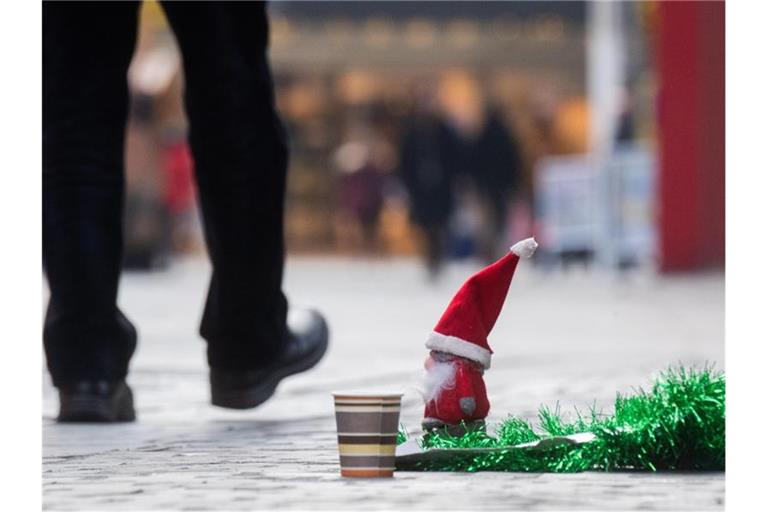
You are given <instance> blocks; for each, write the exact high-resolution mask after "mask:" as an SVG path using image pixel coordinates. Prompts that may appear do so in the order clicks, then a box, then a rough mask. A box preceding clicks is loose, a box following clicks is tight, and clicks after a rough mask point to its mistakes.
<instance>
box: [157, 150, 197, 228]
mask: <svg viewBox="0 0 768 512" xmlns="http://www.w3.org/2000/svg"><path fill="white" fill-rule="evenodd" d="M164 168H165V178H166V182H165V202H166V205H167V206H168V211H170V212H171V213H172V214H177V213H182V212H185V211H187V210H189V209H190V208H192V207H193V206H194V204H195V181H194V163H193V161H192V154H191V153H190V151H189V146H188V145H187V144H186V143H185V142H178V143H174V144H171V145H169V146H168V147H166V149H165V159H164Z"/></svg>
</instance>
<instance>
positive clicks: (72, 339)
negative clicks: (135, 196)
mask: <svg viewBox="0 0 768 512" xmlns="http://www.w3.org/2000/svg"><path fill="white" fill-rule="evenodd" d="M137 15H138V4H136V3H133V2H131V3H96V2H94V3H77V4H69V3H59V2H44V3H43V263H44V266H45V271H46V274H47V276H48V283H49V286H50V292H51V296H50V302H49V304H48V310H47V313H46V317H45V327H44V332H43V341H44V345H45V352H46V357H47V361H48V368H49V370H50V372H51V375H52V377H53V382H54V384H55V385H56V386H61V385H62V384H65V383H68V382H72V381H77V380H81V379H99V380H108V381H115V380H119V379H122V378H124V377H125V375H126V373H127V370H128V361H129V359H130V357H131V355H132V354H133V351H134V349H135V346H136V331H135V329H134V328H133V326H132V325H131V324H130V323H129V322H128V320H127V319H126V318H125V316H123V314H122V313H121V312H120V311H119V310H118V308H117V305H116V300H117V285H118V279H119V275H120V260H121V252H122V228H121V226H122V204H123V188H124V184H123V183H124V181H123V179H124V178H123V141H124V133H125V122H126V115H127V106H128V89H127V84H126V71H127V69H128V65H129V63H130V60H131V56H132V54H133V49H134V45H135V40H136V27H137Z"/></svg>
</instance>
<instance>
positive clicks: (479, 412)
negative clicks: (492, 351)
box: [424, 357, 490, 425]
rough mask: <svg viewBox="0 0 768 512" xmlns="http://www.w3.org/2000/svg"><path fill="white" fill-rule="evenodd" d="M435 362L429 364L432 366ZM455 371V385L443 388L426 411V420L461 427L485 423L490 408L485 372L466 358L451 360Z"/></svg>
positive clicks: (430, 401) (428, 361)
mask: <svg viewBox="0 0 768 512" xmlns="http://www.w3.org/2000/svg"><path fill="white" fill-rule="evenodd" d="M431 361H432V359H431V358H430V359H428V360H427V366H429V365H430V364H432V363H431ZM451 362H452V364H453V366H454V369H455V374H454V381H453V384H452V385H450V386H448V387H444V388H441V389H440V391H439V392H438V393H437V395H436V397H435V398H433V399H432V400H429V401H428V402H427V403H426V407H425V408H424V418H425V419H427V418H429V419H434V420H438V421H439V422H442V423H444V424H447V425H457V424H459V423H460V422H461V421H465V422H467V423H470V422H474V421H476V420H482V419H485V417H486V416H488V410H489V409H490V404H489V403H488V395H487V394H486V391H485V382H483V368H482V367H481V366H480V365H479V364H477V363H475V362H473V361H470V360H468V359H464V358H463V357H454V358H451Z"/></svg>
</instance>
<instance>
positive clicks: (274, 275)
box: [163, 2, 287, 370]
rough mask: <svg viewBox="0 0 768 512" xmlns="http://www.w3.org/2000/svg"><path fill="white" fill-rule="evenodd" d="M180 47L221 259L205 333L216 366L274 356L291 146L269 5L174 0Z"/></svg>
mask: <svg viewBox="0 0 768 512" xmlns="http://www.w3.org/2000/svg"><path fill="white" fill-rule="evenodd" d="M163 8H164V10H165V12H166V15H167V17H168V20H169V23H170V24H171V26H172V28H173V30H174V32H175V33H176V37H177V39H178V41H179V46H180V47H181V51H182V57H183V61H184V72H185V79H186V85H185V102H186V109H187V114H188V117H189V122H190V129H189V141H190V146H191V148H192V154H193V156H194V159H195V172H196V175H197V182H198V190H199V196H200V205H201V208H202V216H203V228H204V232H205V238H206V243H207V246H208V252H209V255H210V258H211V263H212V265H213V274H212V276H211V282H210V288H209V291H208V298H207V301H206V305H205V311H204V313H203V319H202V324H201V327H200V333H201V335H202V336H203V338H205V340H206V341H207V342H208V362H209V364H210V365H211V367H213V368H219V369H229V370H241V369H242V370H244V369H253V368H257V367H259V366H263V365H266V364H267V363H269V362H270V361H271V360H272V359H273V358H274V357H275V356H276V355H277V354H278V353H279V351H280V350H282V348H283V346H284V343H285V340H286V337H287V330H286V325H285V322H286V310H287V303H286V299H285V296H284V295H283V292H282V288H281V287H282V278H283V259H284V247H283V245H284V244H283V205H284V196H285V179H286V167H287V148H286V142H285V136H284V133H283V129H282V126H281V124H280V121H279V119H278V117H277V113H276V111H275V106H274V100H273V92H272V77H271V73H270V69H269V65H268V62H267V54H266V50H267V39H268V33H267V32H268V29H267V18H266V13H265V7H264V4H261V3H252V2H237V3H230V2H220V3H219V2H210V3H209V2H190V3H179V2H165V3H163Z"/></svg>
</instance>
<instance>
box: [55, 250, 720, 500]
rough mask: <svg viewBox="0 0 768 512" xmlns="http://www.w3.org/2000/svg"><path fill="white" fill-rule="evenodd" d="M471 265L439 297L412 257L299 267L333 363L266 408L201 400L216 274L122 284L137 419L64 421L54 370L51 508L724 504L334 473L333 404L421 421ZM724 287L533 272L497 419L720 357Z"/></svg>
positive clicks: (658, 488) (651, 492)
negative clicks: (436, 350)
mask: <svg viewBox="0 0 768 512" xmlns="http://www.w3.org/2000/svg"><path fill="white" fill-rule="evenodd" d="M472 270H473V267H472V266H471V265H456V266H453V267H451V268H450V269H449V272H448V274H447V275H446V276H445V277H444V279H442V280H441V281H440V282H439V283H438V284H437V285H435V286H430V285H428V284H427V283H426V282H425V280H424V276H423V273H422V270H421V268H420V267H419V266H418V265H417V263H416V262H414V261H410V260H371V261H363V260H341V259H322V258H320V259H291V260H289V264H288V267H287V275H286V288H287V291H288V293H289V296H290V297H291V299H292V301H293V303H295V304H299V305H318V306H319V307H321V308H322V310H323V311H324V312H325V313H326V314H327V316H328V318H329V321H330V324H331V328H332V345H331V348H330V350H329V353H328V355H327V356H326V359H325V360H324V361H323V362H322V363H321V364H320V365H319V366H318V367H317V368H316V369H314V370H313V371H311V372H309V373H306V374H303V375H300V376H296V377H294V378H292V379H289V380H287V381H285V382H284V383H283V384H282V385H281V386H280V388H279V390H278V393H277V395H276V396H275V397H274V398H273V399H272V400H271V401H270V402H268V403H267V404H265V405H264V406H263V407H261V408H259V409H257V410H253V411H247V412H231V411H227V410H222V409H216V408H213V407H211V406H210V405H209V404H208V403H207V401H208V388H207V385H206V378H207V373H206V368H205V360H204V345H203V342H202V341H201V340H200V339H199V337H198V335H197V325H198V321H199V316H200V309H201V306H202V301H203V295H204V292H205V288H206V280H207V272H208V269H207V264H206V263H205V262H203V261H187V262H183V263H177V264H176V265H174V266H173V267H172V268H171V270H170V271H168V272H165V273H158V274H128V275H126V276H125V278H124V279H123V282H122V289H121V300H120V302H121V305H122V306H123V308H124V310H125V311H126V313H127V314H128V315H129V316H130V318H131V319H132V320H133V321H134V322H135V323H136V324H137V326H138V328H139V331H140V336H141V339H140V346H139V349H138V352H137V354H136V357H135V359H134V361H133V364H132V373H131V376H130V378H129V382H130V383H131V384H132V386H133V388H134V391H135V393H136V395H137V406H138V415H139V418H138V421H137V422H136V423H134V424H128V425H111V426H86V425H57V424H56V423H55V422H54V421H53V418H54V416H55V413H56V408H57V403H56V399H55V398H56V397H55V394H54V390H53V388H52V387H51V385H50V381H49V378H48V376H47V374H45V373H44V377H43V378H44V400H43V407H44V410H43V504H44V508H46V509H52V510H53V509H57V510H58V509H60V510H113V509H114V510H151V509H183V510H202V509H226V510H230V509H274V508H294V509H295V508H299V509H405V508H408V509H438V508H443V509H470V508H472V509H505V510H511V509H524V510H528V509H537V510H545V509H558V510H585V509H586V510H596V509H600V510H624V509H633V510H677V509H686V510H709V509H722V508H723V499H724V487H725V482H724V475H723V474H722V473H704V474H681V473H665V474H638V473H610V474H608V473H593V472H588V473H581V474H573V475H552V474H510V473H479V474H458V473H454V474H446V473H404V472H398V473H396V474H395V478H394V479H386V480H384V479H383V480H351V479H342V478H341V477H339V476H338V464H337V452H336V445H335V442H336V441H335V425H334V420H333V407H332V400H331V397H330V392H331V391H334V390H341V389H346V388H361V387H388V388H391V387H400V388H403V389H405V391H406V396H405V401H404V408H403V412H402V418H401V419H402V421H403V423H404V424H405V425H406V427H407V428H408V429H409V430H411V431H415V430H417V427H418V423H419V420H420V419H421V416H420V413H421V405H420V399H419V398H418V395H417V394H416V393H415V392H414V391H413V389H412V388H411V387H409V386H412V385H413V384H415V383H416V382H417V380H418V377H419V373H420V366H421V362H422V360H423V358H424V356H425V350H424V349H423V347H422V343H423V340H424V337H425V335H426V334H427V333H428V332H429V331H430V330H431V328H432V326H433V325H434V323H435V322H436V320H437V319H438V317H439V315H440V314H441V312H442V310H443V308H444V307H445V305H446V303H447V302H448V300H449V299H450V297H451V296H452V294H453V293H454V291H455V290H456V289H457V287H458V286H459V285H460V283H461V281H462V280H463V279H464V278H465V277H466V276H467V275H468V274H469V273H470V272H471V271H472ZM723 324H724V282H723V278H722V275H697V276H687V277H674V278H659V277H655V276H653V275H641V274H634V275H632V276H629V277H626V278H619V277H616V276H608V275H601V274H596V273H586V272H583V271H580V270H579V271H571V272H567V273H562V272H555V273H545V272H542V271H539V270H536V269H534V268H533V267H531V266H530V265H526V264H523V265H521V266H520V267H519V269H518V274H517V276H516V278H515V281H514V283H513V285H512V290H511V292H510V296H509V298H508V300H507V304H506V306H505V309H504V311H503V312H502V317H501V318H500V319H499V322H498V324H497V326H496V329H495V330H494V332H493V334H492V336H491V342H492V346H493V348H494V350H495V352H496V355H495V356H494V361H493V368H492V369H491V370H490V372H489V373H488V374H487V379H486V380H487V384H488V388H489V392H490V397H491V403H492V411H491V417H490V421H491V422H493V421H498V420H499V419H501V418H503V417H504V416H505V415H506V414H507V413H515V414H521V415H525V416H528V417H529V418H531V419H534V418H535V415H536V410H537V408H538V406H539V404H542V403H544V404H547V405H550V406H554V405H555V404H556V403H557V402H558V401H559V403H560V405H561V406H562V408H563V409H570V408H572V407H573V406H574V405H577V406H581V407H584V406H587V405H590V404H592V403H593V401H595V402H596V404H597V405H598V407H604V408H605V409H606V410H610V405H611V404H612V401H613V398H614V395H615V393H616V391H623V392H631V391H632V388H633V387H635V386H639V385H644V384H646V383H647V382H648V379H650V378H651V377H652V376H653V374H654V372H656V371H657V370H660V369H662V368H664V367H666V366H667V365H668V364H670V363H676V362H682V363H684V364H699V365H701V364H703V363H705V362H707V361H709V362H716V363H717V364H718V366H719V367H721V368H722V364H723V360H724V355H723V354H724V348H723V337H724V327H723Z"/></svg>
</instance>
